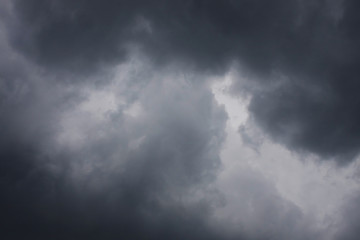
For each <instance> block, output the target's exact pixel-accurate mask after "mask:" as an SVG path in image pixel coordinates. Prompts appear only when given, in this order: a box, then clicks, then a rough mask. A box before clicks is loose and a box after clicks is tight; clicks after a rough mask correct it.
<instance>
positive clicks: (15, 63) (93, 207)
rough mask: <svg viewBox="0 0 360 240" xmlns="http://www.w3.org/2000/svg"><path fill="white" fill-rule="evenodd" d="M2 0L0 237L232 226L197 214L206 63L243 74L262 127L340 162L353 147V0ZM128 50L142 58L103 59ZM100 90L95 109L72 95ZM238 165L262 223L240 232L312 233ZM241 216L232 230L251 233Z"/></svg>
mask: <svg viewBox="0 0 360 240" xmlns="http://www.w3.org/2000/svg"><path fill="white" fill-rule="evenodd" d="M0 7H3V8H1V9H0V15H1V16H0V17H1V25H0V30H1V32H0V33H2V34H0V50H1V52H2V54H1V56H0V125H1V126H2V134H1V136H0V159H1V162H0V176H1V178H0V191H1V195H2V197H1V199H0V210H1V217H0V221H1V226H2V227H1V229H2V230H1V231H2V232H3V236H4V238H5V239H23V238H24V237H28V238H36V239H48V238H50V237H51V238H55V239H64V238H67V239H69V238H70V239H78V238H80V239H81V238H86V239H98V238H104V239H115V238H125V239H226V238H230V236H231V234H226V232H225V231H222V230H221V229H220V228H216V227H213V226H212V225H211V224H210V219H212V217H213V215H212V214H213V207H214V204H218V201H219V199H218V198H219V194H218V193H217V192H216V191H215V190H214V189H212V187H211V183H212V182H213V180H214V179H215V178H216V174H217V171H218V170H219V169H220V157H219V155H220V150H221V149H220V148H221V144H222V142H223V139H224V126H225V120H226V115H225V113H224V110H223V109H222V108H221V107H219V106H218V105H217V104H216V103H215V102H214V97H213V96H212V94H211V92H210V89H209V83H208V82H207V81H206V80H204V76H205V75H207V74H223V73H225V72H226V71H228V70H229V69H230V68H231V67H232V66H239V69H240V70H239V72H240V73H241V74H243V76H245V80H244V79H243V80H241V79H240V78H239V79H237V80H235V82H234V83H233V91H234V92H235V93H236V94H239V92H241V93H245V94H247V96H250V97H251V101H250V104H249V110H250V113H251V114H252V119H254V121H255V122H256V123H257V124H258V125H259V126H261V127H262V129H264V130H265V131H266V132H267V133H269V134H270V135H271V136H272V137H273V139H275V140H276V141H278V142H281V143H283V144H285V145H287V146H288V147H289V148H291V149H293V150H296V151H301V152H310V153H315V154H317V155H319V156H320V157H322V158H326V159H327V158H332V159H336V160H337V162H339V163H344V162H348V161H350V160H352V159H353V158H354V157H355V156H357V154H358V148H359V146H360V135H359V132H360V131H359V130H360V129H358V128H359V127H358V124H357V123H358V120H360V117H359V115H358V114H357V108H358V106H359V101H360V98H359V97H358V94H357V90H358V87H359V86H358V85H359V84H358V83H357V82H358V81H357V75H358V71H359V70H358V69H359V68H358V62H359V61H358V58H359V56H360V55H359V47H358V45H359V44H358V38H359V36H360V35H359V34H358V31H357V27H358V22H359V20H360V18H359V17H358V16H357V9H358V8H359V4H358V3H357V2H356V1H354V0H348V1H337V2H336V1H331V0H318V1H312V2H311V3H308V2H305V1H301V0H300V1H299V0H274V1H259V0H241V1H232V0H223V1H220V0H209V1H200V0H199V1H191V0H185V1H178V0H174V1H163V0H158V1H142V0H135V1H134V0H133V1H127V0H124V1H115V0H105V1H96V0H89V1H82V0H81V1H80V0H79V1H71V0H62V1H58V0H53V1H46V0H27V1H22V0H16V1H13V2H10V1H3V2H1V3H0ZM136 54H139V56H140V57H141V58H143V60H142V61H143V62H146V61H148V62H149V64H148V66H145V67H144V66H143V65H141V63H140V64H139V63H135V64H138V65H136V66H131V67H125V70H124V69H122V70H123V71H122V72H121V74H123V76H120V77H119V76H118V75H116V67H119V65H120V66H123V65H124V64H125V65H126V64H129V63H130V65H131V63H132V61H134V60H133V59H132V57H133V56H134V55H136ZM140 62H141V61H140ZM122 64H123V65H122ZM129 69H130V70H129ZM176 71H179V72H183V71H187V72H189V75H190V76H183V75H182V74H181V73H180V74H179V73H178V72H176ZM169 72H171V73H169ZM121 74H120V75H121ZM117 78H121V79H120V80H118V79H117ZM116 82H121V84H122V85H121V84H120V87H119V86H117V85H116ZM98 83H101V84H98ZM84 89H85V90H88V91H89V92H90V93H88V92H86V91H85V90H84ZM109 89H110V90H109ZM98 91H104V92H105V95H107V94H109V95H111V94H113V95H114V96H115V97H114V98H115V104H114V105H115V107H114V109H111V110H107V112H106V113H100V117H99V116H98V117H94V115H96V114H98V115H99V113H98V112H96V111H97V110H96V111H95V110H93V109H92V110H84V109H82V107H83V105H82V104H84V102H85V103H86V102H87V101H89V99H90V98H91V92H98ZM96 101H97V102H101V99H97V100H96ZM87 104H88V105H89V104H90V108H91V107H94V106H91V105H92V103H89V102H87ZM100 105H101V104H100ZM89 111H90V113H89ZM91 111H95V113H94V112H91ZM244 134H246V132H243V135H244ZM244 136H245V135H244ZM248 143H249V144H250V145H256V144H257V143H256V142H254V141H251V139H250V140H249V141H248ZM244 181H245V183H244V184H243V185H241V184H239V186H240V187H241V189H243V190H244V195H245V194H248V195H246V196H243V198H242V200H243V201H244V202H245V203H248V204H249V205H254V206H256V207H257V208H256V211H254V212H251V213H249V212H247V211H245V215H246V214H249V216H253V217H254V218H256V219H257V220H256V221H254V222H252V223H251V224H253V225H254V226H255V225H261V226H257V227H258V228H257V229H256V230H259V231H260V232H261V231H263V232H261V233H260V234H258V235H257V234H255V235H254V236H255V237H253V238H258V236H259V238H271V237H274V236H276V237H277V238H280V239H286V238H290V237H291V238H292V239H299V238H300V239H301V238H302V237H303V236H305V237H306V238H315V239H319V238H320V235H318V233H313V232H311V231H310V232H308V231H309V230H308V228H309V226H308V225H307V224H305V223H304V222H303V221H302V220H303V218H304V217H303V215H302V213H301V211H300V210H299V208H297V207H296V206H293V205H291V204H289V203H287V202H286V201H282V200H283V199H281V197H280V196H278V195H276V194H275V196H273V195H272V193H274V192H276V190H274V189H272V188H271V187H269V186H267V185H266V184H265V183H264V182H261V183H253V182H256V181H255V180H254V181H250V183H246V180H244V179H240V180H239V182H240V183H243V182H244ZM257 190H259V191H260V193H259V192H257ZM262 198H264V199H265V200H264V201H262V200H263V199H262ZM245 210H248V209H245ZM259 219H261V220H263V221H260V220H259ZM299 219H300V220H299ZM267 222H271V224H269V225H268V224H267ZM284 222H286V227H287V228H288V229H284V228H283V227H282V226H283V225H284V224H282V223H284ZM246 231H247V230H244V231H239V232H237V233H236V234H235V236H234V238H236V239H241V238H250V239H251V238H252V235H251V234H250V236H249V234H247V233H245V232H246ZM339 234H341V233H339ZM244 236H246V237H244ZM294 236H295V237H294Z"/></svg>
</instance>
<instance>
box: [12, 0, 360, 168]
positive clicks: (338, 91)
mask: <svg viewBox="0 0 360 240" xmlns="http://www.w3.org/2000/svg"><path fill="white" fill-rule="evenodd" d="M357 5H358V4H357V2H356V1H351V0H348V1H331V0H323V1H320V0H319V1H312V2H311V3H308V2H306V1H295V0H294V1H285V0H276V1H271V2H268V1H249V0H243V1H230V0H229V1H215V0H211V1H170V2H169V1H160V0H159V1H155V2H151V3H149V2H148V1H120V2H119V1H110V0H108V1H77V2H76V3H74V2H73V1H41V0H32V1H16V2H15V13H16V16H17V19H18V21H17V23H18V27H17V28H13V29H12V31H11V32H12V42H13V45H14V46H17V47H19V48H20V49H23V50H24V52H25V53H26V55H27V56H29V57H30V58H33V59H36V60H37V61H38V62H39V63H41V64H42V65H45V66H47V67H52V68H56V69H62V70H63V71H70V72H74V71H89V70H91V71H93V70H94V69H101V68H103V67H106V66H108V64H110V63H113V64H115V63H116V62H119V61H122V60H124V59H126V57H127V56H128V53H129V49H131V48H133V47H136V48H139V49H141V50H142V51H143V52H146V53H147V54H148V55H149V56H150V58H151V59H152V61H153V62H154V63H157V64H161V65H163V64H165V63H168V62H169V61H170V62H176V63H177V64H182V65H186V66H188V67H190V68H191V69H197V70H201V71H205V72H208V73H209V72H212V73H223V72H224V71H226V70H227V69H228V68H229V64H231V63H232V62H233V61H238V62H239V63H240V66H241V69H242V71H243V73H246V74H247V78H249V79H251V80H253V82H256V81H258V83H257V87H256V91H254V92H252V95H253V100H252V101H251V104H250V110H251V113H252V114H253V115H254V117H255V119H256V121H257V122H258V123H259V124H260V126H262V127H263V129H264V130H266V131H267V132H268V133H270V135H271V136H273V137H274V139H276V140H277V141H280V142H282V143H285V144H287V145H288V146H289V147H290V148H292V149H295V150H300V151H308V152H312V153H315V154H318V155H319V156H321V157H323V158H337V159H338V160H339V162H347V161H349V160H351V159H353V158H354V156H356V155H357V153H358V151H357V148H358V146H359V139H360V137H359V135H358V134H357V132H359V131H358V129H357V127H356V126H357V124H356V123H357V122H358V116H357V114H356V111H357V108H358V102H359V99H358V98H357V89H358V84H357V82H358V81H357V75H358V70H357V69H358V58H359V57H358V56H359V53H358V52H359V47H358V37H359V36H358V34H357V26H358V21H359V19H358V17H357V13H356V10H355V9H358V6H357ZM279 79H280V80H279ZM269 84H270V85H274V84H275V85H276V86H277V87H270V86H269ZM237 87H239V86H238V84H235V88H237ZM251 88H253V87H251Z"/></svg>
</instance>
